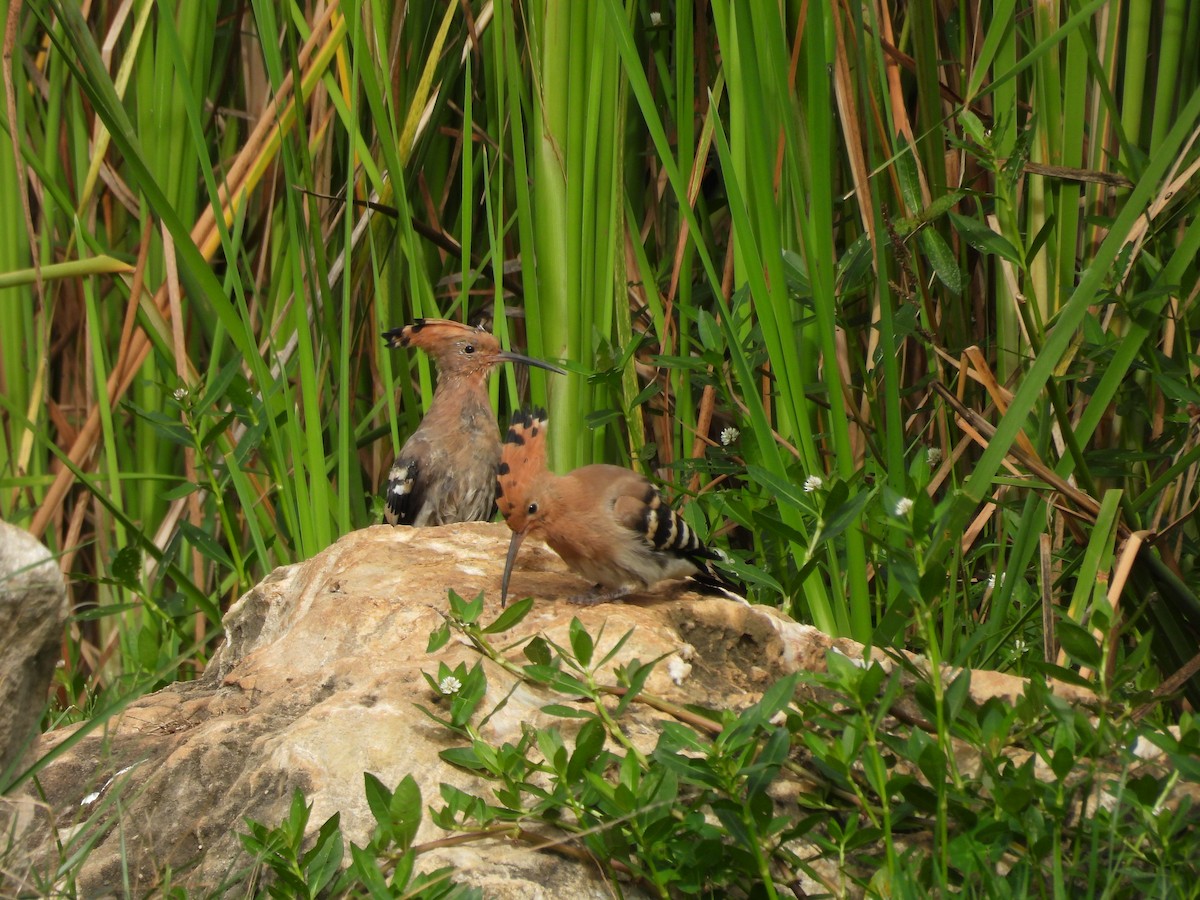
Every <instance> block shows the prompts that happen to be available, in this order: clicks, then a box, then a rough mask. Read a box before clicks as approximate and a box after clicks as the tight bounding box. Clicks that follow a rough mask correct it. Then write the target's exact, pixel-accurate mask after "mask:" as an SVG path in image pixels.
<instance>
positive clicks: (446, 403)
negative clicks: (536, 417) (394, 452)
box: [383, 319, 567, 525]
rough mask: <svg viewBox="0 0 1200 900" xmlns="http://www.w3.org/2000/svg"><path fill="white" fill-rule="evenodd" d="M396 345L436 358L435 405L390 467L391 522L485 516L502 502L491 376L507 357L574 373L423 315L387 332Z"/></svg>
mask: <svg viewBox="0 0 1200 900" xmlns="http://www.w3.org/2000/svg"><path fill="white" fill-rule="evenodd" d="M383 337H384V340H386V341H387V342H388V346H390V347H418V348H420V349H421V350H424V351H425V352H426V353H428V354H429V355H430V356H432V357H433V359H434V361H435V362H436V363H437V368H438V380H437V387H436V388H435V389H434V391H433V402H432V403H430V404H429V410H428V411H427V412H426V413H425V418H423V419H422V420H421V424H420V426H419V427H418V428H417V430H416V431H414V432H413V433H412V435H411V436H410V437H409V439H408V440H407V441H405V442H404V447H403V448H402V449H401V450H400V455H399V456H397V457H396V461H395V462H394V463H392V468H391V471H390V472H388V483H387V490H386V494H385V498H386V500H387V508H386V509H385V511H384V519H385V520H386V521H387V522H388V523H389V524H391V525H445V524H447V523H450V522H477V521H486V520H488V519H490V518H491V517H492V514H493V513H494V512H495V509H496V506H495V502H496V468H497V466H498V465H499V464H500V437H499V434H498V431H497V427H496V416H495V413H493V412H492V406H491V403H490V402H489V401H488V393H487V377H488V373H489V372H491V370H492V368H493V367H495V366H497V365H499V364H500V363H502V362H519V363H525V365H527V366H537V367H538V368H542V369H549V370H550V371H552V372H558V373H559V374H560V375H565V374H567V373H566V372H565V371H564V370H562V369H560V368H559V367H558V366H552V365H550V363H546V362H542V361H541V360H539V359H532V358H531V357H528V356H522V355H521V354H520V353H509V352H507V351H505V350H501V349H500V343H499V341H497V340H496V338H495V337H493V336H492V335H491V334H489V333H488V332H486V331H484V330H483V329H482V328H474V327H472V326H470V325H463V324H461V323H459V322H449V321H446V320H445V319H417V320H416V321H415V322H414V323H413V324H411V325H405V326H404V327H403V328H394V329H392V330H391V331H388V332H385V333H384V335H383Z"/></svg>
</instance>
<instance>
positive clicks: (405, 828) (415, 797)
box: [391, 775, 421, 850]
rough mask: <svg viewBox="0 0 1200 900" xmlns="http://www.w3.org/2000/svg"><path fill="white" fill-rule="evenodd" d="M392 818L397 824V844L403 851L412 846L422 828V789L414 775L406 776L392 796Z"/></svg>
mask: <svg viewBox="0 0 1200 900" xmlns="http://www.w3.org/2000/svg"><path fill="white" fill-rule="evenodd" d="M391 817H392V821H393V822H394V823H395V840H396V844H397V845H398V846H399V847H400V848H401V849H402V850H408V849H409V848H410V847H411V846H412V842H413V839H414V838H415V837H416V836H417V830H418V829H419V828H420V827H421V789H420V787H418V786H417V782H416V779H414V778H413V777H412V775H405V776H404V779H403V780H402V781H401V782H400V784H398V785H397V786H396V791H395V793H394V794H392V802H391Z"/></svg>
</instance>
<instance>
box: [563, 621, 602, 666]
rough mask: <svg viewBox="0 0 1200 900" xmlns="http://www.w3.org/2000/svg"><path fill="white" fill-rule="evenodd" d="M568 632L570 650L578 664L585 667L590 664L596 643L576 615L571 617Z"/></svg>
mask: <svg viewBox="0 0 1200 900" xmlns="http://www.w3.org/2000/svg"><path fill="white" fill-rule="evenodd" d="M569 634H570V638H571V651H572V652H573V653H574V654H575V659H576V661H578V663H579V665H581V666H582V667H583V668H585V669H586V668H587V667H588V665H590V664H591V661H592V651H593V650H595V649H596V645H595V643H594V642H593V641H592V636H591V635H590V634H588V633H587V630H586V629H585V628H584V627H583V623H582V622H580V621H579V617H578V616H573V617H572V618H571V626H570V629H569Z"/></svg>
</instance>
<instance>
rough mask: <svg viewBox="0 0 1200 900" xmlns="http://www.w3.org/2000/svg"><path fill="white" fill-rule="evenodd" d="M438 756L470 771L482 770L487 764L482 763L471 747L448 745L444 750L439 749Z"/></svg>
mask: <svg viewBox="0 0 1200 900" xmlns="http://www.w3.org/2000/svg"><path fill="white" fill-rule="evenodd" d="M438 756H439V757H441V758H442V759H443V760H445V761H446V762H448V763H450V765H452V766H458V768H460V769H468V770H469V771H472V772H482V771H485V770H486V769H487V766H485V765H484V764H483V762H482V761H481V760H480V759H479V756H478V755H477V754H476V753H475V750H474V749H473V748H471V747H448V748H447V749H445V750H439V751H438Z"/></svg>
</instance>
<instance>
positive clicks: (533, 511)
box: [525, 503, 538, 516]
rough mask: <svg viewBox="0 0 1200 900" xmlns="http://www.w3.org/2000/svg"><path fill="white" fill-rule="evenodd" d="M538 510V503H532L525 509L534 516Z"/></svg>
mask: <svg viewBox="0 0 1200 900" xmlns="http://www.w3.org/2000/svg"><path fill="white" fill-rule="evenodd" d="M537 510H538V505H537V504H536V503H530V504H529V509H527V510H525V512H527V513H529V515H531V516H532V515H534V514H536V513H537Z"/></svg>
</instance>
